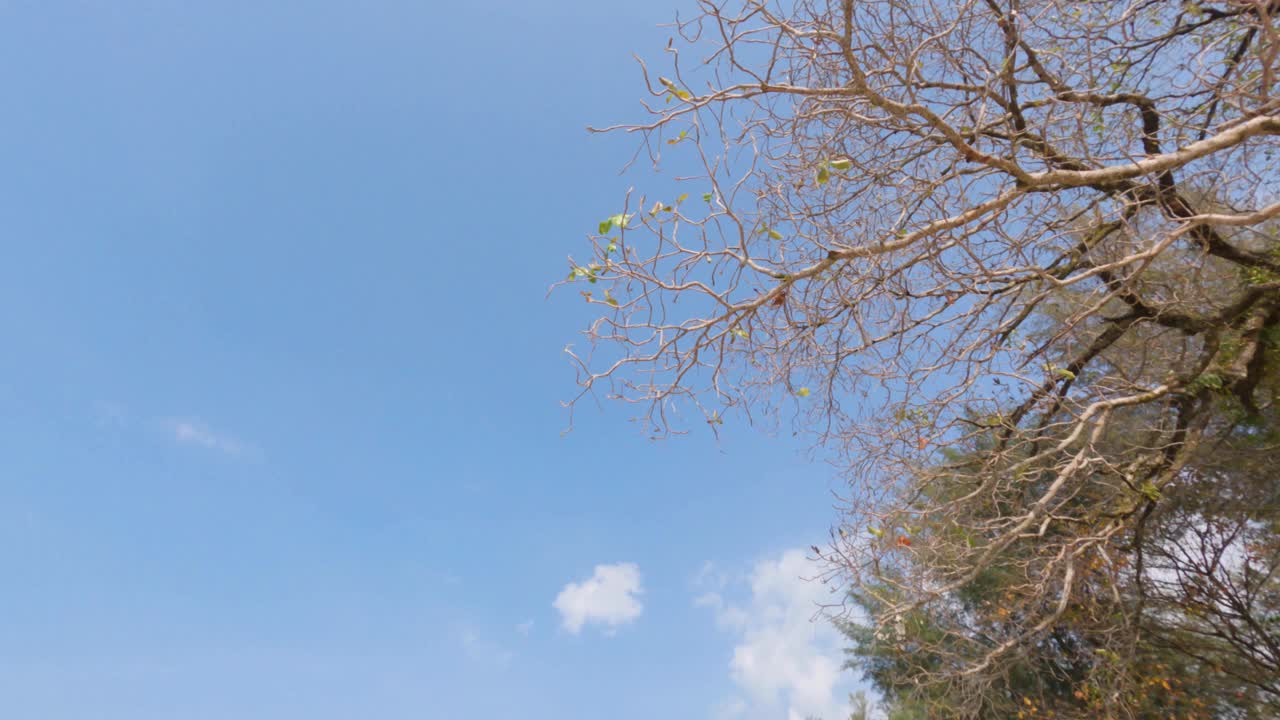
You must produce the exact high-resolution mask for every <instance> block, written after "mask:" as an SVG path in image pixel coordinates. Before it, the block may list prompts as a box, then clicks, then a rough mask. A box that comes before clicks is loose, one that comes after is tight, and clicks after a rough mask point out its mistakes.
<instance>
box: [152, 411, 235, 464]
mask: <svg viewBox="0 0 1280 720" xmlns="http://www.w3.org/2000/svg"><path fill="white" fill-rule="evenodd" d="M165 424H166V426H167V427H168V430H169V432H170V433H171V434H172V435H173V439H174V440H176V441H177V442H178V443H180V444H183V445H195V446H197V447H202V448H205V449H206V450H215V451H217V452H220V453H223V454H224V455H233V456H240V455H244V454H245V453H246V452H247V450H248V448H247V447H246V446H245V445H244V443H241V442H240V441H239V440H236V439H235V438H233V437H230V436H228V435H223V434H221V433H217V432H214V431H213V430H211V429H210V428H209V427H208V426H207V425H205V424H204V423H202V422H200V421H199V420H170V421H168V422H166V423H165Z"/></svg>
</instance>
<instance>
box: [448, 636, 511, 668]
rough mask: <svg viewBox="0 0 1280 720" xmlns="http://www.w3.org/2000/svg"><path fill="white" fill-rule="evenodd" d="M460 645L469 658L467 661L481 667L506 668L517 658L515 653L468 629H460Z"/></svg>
mask: <svg viewBox="0 0 1280 720" xmlns="http://www.w3.org/2000/svg"><path fill="white" fill-rule="evenodd" d="M458 643H459V644H460V645H461V646H462V652H463V654H464V655H466V656H467V659H469V660H471V661H472V662H475V663H479V664H481V665H488V666H490V667H495V668H505V667H507V666H509V665H510V664H511V661H512V659H514V658H515V653H513V652H511V651H510V650H508V649H506V648H505V647H502V646H501V645H499V644H497V643H494V642H490V641H488V640H486V639H484V638H482V637H480V636H479V635H477V634H476V633H475V631H474V630H472V629H471V628H468V627H462V628H459V630H458Z"/></svg>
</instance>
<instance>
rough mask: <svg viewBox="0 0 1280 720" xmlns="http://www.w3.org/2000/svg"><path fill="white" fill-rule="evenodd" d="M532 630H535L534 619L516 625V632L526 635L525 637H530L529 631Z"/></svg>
mask: <svg viewBox="0 0 1280 720" xmlns="http://www.w3.org/2000/svg"><path fill="white" fill-rule="evenodd" d="M531 630H533V621H532V620H525V621H524V622H522V623H520V624H519V625H517V626H516V632H518V633H520V634H521V635H523V636H525V637H529V632H530V631H531Z"/></svg>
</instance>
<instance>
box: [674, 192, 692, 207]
mask: <svg viewBox="0 0 1280 720" xmlns="http://www.w3.org/2000/svg"><path fill="white" fill-rule="evenodd" d="M688 198H689V193H684V194H683V195H681V196H680V197H678V198H676V204H677V205H679V204H680V203H682V202H684V201H685V200H687V199H688Z"/></svg>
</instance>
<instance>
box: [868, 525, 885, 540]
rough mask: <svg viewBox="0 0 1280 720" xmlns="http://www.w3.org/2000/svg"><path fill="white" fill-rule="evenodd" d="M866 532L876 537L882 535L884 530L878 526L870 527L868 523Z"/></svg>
mask: <svg viewBox="0 0 1280 720" xmlns="http://www.w3.org/2000/svg"><path fill="white" fill-rule="evenodd" d="M867 532H869V533H871V534H872V535H874V536H876V537H884V531H883V530H881V529H880V528H876V527H871V526H870V525H868V526H867Z"/></svg>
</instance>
